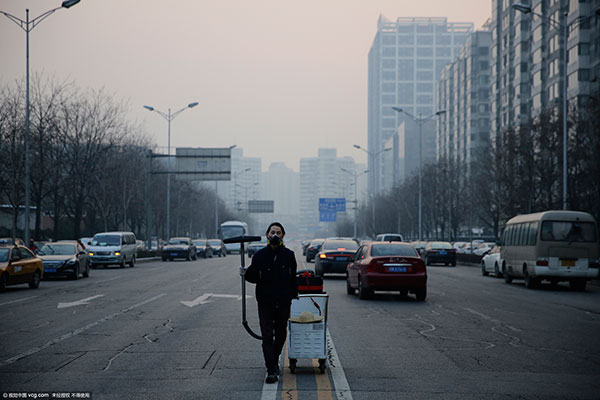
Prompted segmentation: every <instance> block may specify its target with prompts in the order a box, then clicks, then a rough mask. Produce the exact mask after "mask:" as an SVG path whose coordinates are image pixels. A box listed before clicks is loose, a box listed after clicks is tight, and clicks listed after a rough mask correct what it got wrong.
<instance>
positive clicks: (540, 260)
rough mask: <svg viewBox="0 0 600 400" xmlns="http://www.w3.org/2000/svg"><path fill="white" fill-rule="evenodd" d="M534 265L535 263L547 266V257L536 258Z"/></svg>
mask: <svg viewBox="0 0 600 400" xmlns="http://www.w3.org/2000/svg"><path fill="white" fill-rule="evenodd" d="M535 265H537V266H539V267H547V266H548V259H547V258H538V259H537V260H536V262H535Z"/></svg>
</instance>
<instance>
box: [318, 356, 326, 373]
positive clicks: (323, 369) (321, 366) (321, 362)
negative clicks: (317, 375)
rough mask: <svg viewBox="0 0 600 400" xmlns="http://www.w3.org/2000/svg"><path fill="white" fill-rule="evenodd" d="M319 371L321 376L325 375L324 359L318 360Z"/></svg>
mask: <svg viewBox="0 0 600 400" xmlns="http://www.w3.org/2000/svg"><path fill="white" fill-rule="evenodd" d="M319 371H321V373H322V374H324V373H325V359H324V358H321V359H319Z"/></svg>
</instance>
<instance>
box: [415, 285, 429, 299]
mask: <svg viewBox="0 0 600 400" xmlns="http://www.w3.org/2000/svg"><path fill="white" fill-rule="evenodd" d="M415 296H416V298H417V301H425V298H427V288H426V287H424V288H419V289H416V290H415Z"/></svg>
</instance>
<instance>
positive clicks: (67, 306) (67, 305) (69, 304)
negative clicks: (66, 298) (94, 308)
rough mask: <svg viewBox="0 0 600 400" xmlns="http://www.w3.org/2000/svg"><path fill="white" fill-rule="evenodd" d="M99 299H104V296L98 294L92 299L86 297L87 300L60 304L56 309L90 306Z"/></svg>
mask: <svg viewBox="0 0 600 400" xmlns="http://www.w3.org/2000/svg"><path fill="white" fill-rule="evenodd" d="M99 297H104V295H103V294H98V295H96V296H92V297H86V298H85V299H81V300H77V301H72V302H70V303H58V305H57V306H56V308H69V307H76V306H83V305H86V304H90V301H92V300H94V299H97V298H99Z"/></svg>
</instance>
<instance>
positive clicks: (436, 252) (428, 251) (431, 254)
mask: <svg viewBox="0 0 600 400" xmlns="http://www.w3.org/2000/svg"><path fill="white" fill-rule="evenodd" d="M422 254H423V259H424V260H425V265H431V264H433V263H438V264H445V265H452V266H453V267H455V266H456V249H455V248H454V246H452V245H451V244H450V243H448V242H428V243H427V244H426V245H425V248H424V249H423V253H422Z"/></svg>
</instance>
